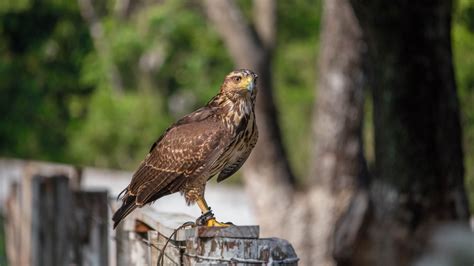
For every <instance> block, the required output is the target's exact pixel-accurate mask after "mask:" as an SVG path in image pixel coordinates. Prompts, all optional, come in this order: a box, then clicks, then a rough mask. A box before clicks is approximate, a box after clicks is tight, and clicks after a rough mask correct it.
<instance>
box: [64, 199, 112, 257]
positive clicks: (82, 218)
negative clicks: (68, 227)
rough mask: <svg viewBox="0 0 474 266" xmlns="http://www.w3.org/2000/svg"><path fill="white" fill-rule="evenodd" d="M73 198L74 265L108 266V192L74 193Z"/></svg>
mask: <svg viewBox="0 0 474 266" xmlns="http://www.w3.org/2000/svg"><path fill="white" fill-rule="evenodd" d="M73 195H74V207H73V208H74V216H73V217H74V225H75V228H74V230H73V232H72V233H73V240H74V241H73V245H74V248H73V250H74V252H73V256H74V258H73V261H74V263H75V264H77V265H90V266H101V265H108V264H109V262H108V242H109V234H108V223H109V216H108V206H107V201H108V199H107V191H75V192H74V194H73Z"/></svg>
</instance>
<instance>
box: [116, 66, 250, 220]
mask: <svg viewBox="0 0 474 266" xmlns="http://www.w3.org/2000/svg"><path fill="white" fill-rule="evenodd" d="M256 82H257V75H256V74H255V73H253V72H252V71H250V70H247V69H241V70H236V71H232V72H231V73H229V74H228V75H227V76H226V77H225V79H224V82H223V83H222V85H221V87H220V91H219V93H218V94H217V95H216V96H214V97H213V98H212V99H211V100H210V101H209V102H208V103H207V105H206V106H204V107H202V108H200V109H198V110H196V111H194V112H193V113H191V114H188V115H186V116H184V117H183V118H181V119H180V120H178V121H177V122H176V123H174V124H173V125H171V126H170V127H169V128H168V129H167V130H166V131H165V132H164V133H163V134H162V135H161V136H160V137H159V138H158V140H157V141H156V142H155V143H154V144H153V145H152V147H151V149H150V152H149V153H148V154H147V155H146V157H145V159H144V160H143V162H142V163H141V164H140V166H139V167H138V170H137V171H136V172H135V173H134V175H133V177H132V181H131V182H130V184H129V185H128V186H127V187H126V188H125V189H124V190H123V191H122V192H121V193H120V195H119V198H120V197H121V199H122V206H121V207H120V208H119V209H118V210H117V211H116V212H115V214H114V215H113V217H112V220H113V221H114V228H115V227H116V226H117V225H118V224H119V223H120V221H121V220H122V219H124V218H125V217H126V216H127V215H128V214H130V213H131V212H132V211H133V210H134V209H135V208H137V207H142V206H143V205H145V204H147V203H152V202H154V201H156V200H157V199H159V198H161V197H163V196H166V195H169V194H172V193H175V192H181V194H183V195H184V197H185V200H186V203H187V204H188V205H190V204H193V203H197V204H198V206H199V208H200V209H201V212H202V214H203V215H202V216H201V217H200V219H198V220H197V221H198V223H199V224H201V225H206V226H227V225H228V224H226V223H220V222H218V221H217V220H216V219H215V218H214V215H213V214H212V212H211V209H210V208H209V206H208V205H207V203H206V201H205V199H204V191H205V187H206V182H207V181H208V180H209V179H210V178H212V177H213V176H216V175H217V181H218V182H220V181H223V180H224V179H226V178H228V177H229V176H231V175H232V174H234V173H235V172H236V171H237V170H239V168H240V167H241V166H242V165H243V164H244V162H245V161H246V160H247V158H248V157H249V155H250V152H251V151H252V149H253V147H254V146H255V144H256V143H257V138H258V131H257V125H256V121H255V112H254V108H255V100H256V96H257V87H256Z"/></svg>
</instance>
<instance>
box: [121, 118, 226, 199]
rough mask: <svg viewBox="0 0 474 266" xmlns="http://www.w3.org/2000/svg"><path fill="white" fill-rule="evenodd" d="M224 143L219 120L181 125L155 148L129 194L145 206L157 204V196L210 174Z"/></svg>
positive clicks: (132, 184)
mask: <svg viewBox="0 0 474 266" xmlns="http://www.w3.org/2000/svg"><path fill="white" fill-rule="evenodd" d="M199 118H202V117H199ZM207 118H209V116H207ZM180 121H181V120H180ZM225 140H226V138H225V129H224V127H223V125H222V123H220V122H219V121H217V120H213V119H198V121H194V122H193V121H186V123H184V122H182V121H181V123H179V121H178V123H176V124H175V125H174V126H173V127H171V128H170V129H168V130H167V131H166V132H165V133H164V134H163V135H162V136H161V137H160V138H159V141H157V142H156V143H155V144H154V145H153V149H151V151H150V153H149V154H148V155H147V157H146V158H145V160H144V161H143V162H142V163H141V165H140V167H139V169H138V170H137V171H136V172H135V174H134V176H133V178H132V182H131V183H130V185H129V187H128V188H129V194H131V195H136V197H137V199H136V203H137V204H139V205H143V204H146V203H148V202H151V201H153V200H156V199H157V197H156V195H167V194H170V193H172V192H176V191H179V190H180V189H181V188H182V187H183V186H184V185H185V184H186V183H187V182H192V181H193V180H194V179H195V178H198V177H200V176H201V175H203V174H204V173H205V171H207V170H208V168H209V167H210V166H211V165H212V163H213V162H214V160H215V159H216V158H217V157H218V156H219V155H220V153H221V152H222V150H223V147H225V146H226V145H225Z"/></svg>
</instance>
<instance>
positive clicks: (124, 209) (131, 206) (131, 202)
mask: <svg viewBox="0 0 474 266" xmlns="http://www.w3.org/2000/svg"><path fill="white" fill-rule="evenodd" d="M135 198H136V197H135V196H126V198H124V201H123V203H122V206H121V207H120V208H119V209H118V210H117V211H116V212H115V213H114V215H113V216H112V220H113V221H114V229H115V228H116V227H117V225H118V224H119V223H120V221H122V220H123V219H124V218H125V217H126V216H127V215H129V214H130V213H131V212H132V211H133V210H135V208H137V207H138V206H137V205H136V204H135Z"/></svg>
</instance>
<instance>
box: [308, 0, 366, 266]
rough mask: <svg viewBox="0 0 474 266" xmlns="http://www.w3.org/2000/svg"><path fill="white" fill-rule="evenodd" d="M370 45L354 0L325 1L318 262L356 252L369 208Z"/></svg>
mask: <svg viewBox="0 0 474 266" xmlns="http://www.w3.org/2000/svg"><path fill="white" fill-rule="evenodd" d="M364 45H365V44H364V41H363V40H362V33H361V29H360V26H359V23H358V21H357V19H356V17H355V15H354V13H353V10H352V7H351V5H350V3H349V1H347V0H326V1H324V2H323V21H322V32H321V48H320V49H321V50H320V57H319V80H318V84H317V88H316V90H317V97H316V100H317V102H316V105H315V108H314V110H315V111H314V115H313V123H312V125H313V138H314V142H315V144H314V154H313V158H312V162H313V167H312V169H311V175H310V182H311V191H310V193H309V198H310V199H312V200H311V202H312V204H311V206H310V208H311V213H312V220H313V223H314V224H313V228H312V235H311V237H312V243H313V252H311V253H310V254H311V255H312V256H311V258H310V261H311V262H312V263H314V265H334V264H335V260H334V257H333V252H334V256H335V257H336V258H338V259H339V260H340V261H341V260H346V259H348V258H350V256H351V255H352V253H353V249H352V246H353V244H354V242H355V239H356V238H357V235H358V233H359V228H360V227H361V223H362V221H363V220H364V216H365V213H366V210H367V208H368V197H367V193H366V192H365V186H366V185H367V180H368V171H367V166H366V163H365V159H364V155H363V144H362V137H361V135H362V119H363V106H364V90H363V86H364V73H363V63H364V62H363V58H364V52H365V51H364V49H365V46H364ZM358 194H360V195H358ZM356 195H358V196H357V197H356ZM351 202H353V203H352V206H353V208H351V211H350V212H349V211H348V210H349V207H350V204H351ZM345 213H346V215H344V218H342V217H343V214H345ZM338 221H339V222H338ZM336 224H338V227H337V228H336ZM335 232H336V234H335V235H334V233H335Z"/></svg>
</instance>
